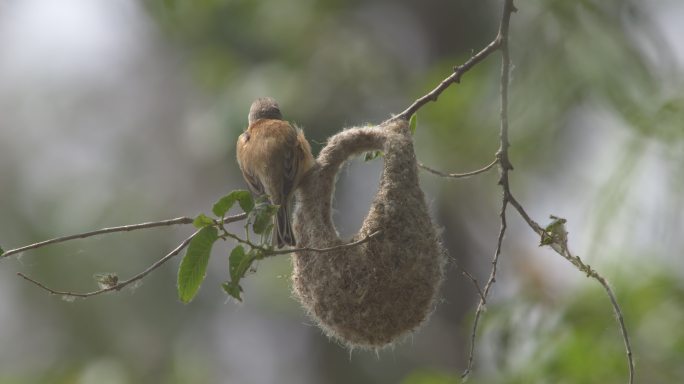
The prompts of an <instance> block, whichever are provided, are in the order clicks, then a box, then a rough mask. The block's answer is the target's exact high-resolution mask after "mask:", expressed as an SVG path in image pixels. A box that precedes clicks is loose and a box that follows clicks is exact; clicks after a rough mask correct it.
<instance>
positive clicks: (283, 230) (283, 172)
mask: <svg viewBox="0 0 684 384" xmlns="http://www.w3.org/2000/svg"><path fill="white" fill-rule="evenodd" d="M237 161H238V165H239V166H240V170H242V175H243V176H244V178H245V181H247V184H248V185H249V188H250V190H251V191H252V193H253V194H255V195H257V196H260V195H264V194H266V195H268V196H269V198H270V200H271V203H272V204H275V205H279V206H280V208H279V209H278V213H277V214H276V217H275V219H274V223H273V224H274V225H273V235H272V240H273V245H276V246H277V247H278V248H282V247H283V246H285V245H295V244H296V240H295V238H294V234H293V233H292V224H291V219H290V205H291V202H292V197H293V195H294V191H295V189H296V188H297V186H298V185H299V182H300V181H301V179H302V177H303V176H304V174H306V172H307V171H309V169H311V167H312V166H313V164H314V158H313V155H312V154H311V146H310V145H309V142H308V141H306V138H305V137H304V133H303V132H302V130H301V129H299V128H296V127H293V126H292V125H290V124H289V123H288V122H287V121H284V120H282V114H281V113H280V108H279V107H278V104H277V103H276V102H275V100H273V99H272V98H270V97H266V98H260V99H257V100H255V101H254V102H253V103H252V107H251V108H250V111H249V126H248V127H247V130H246V131H245V132H244V133H243V134H241V135H240V137H239V138H238V141H237Z"/></svg>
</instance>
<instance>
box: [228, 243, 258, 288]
mask: <svg viewBox="0 0 684 384" xmlns="http://www.w3.org/2000/svg"><path fill="white" fill-rule="evenodd" d="M253 260H254V259H253V258H251V257H250V254H247V253H245V248H244V247H243V246H242V245H238V246H237V247H235V248H233V250H232V251H231V252H230V256H229V257H228V266H229V271H230V279H231V280H232V281H234V282H237V281H239V280H240V279H241V278H242V277H243V276H245V273H246V272H247V270H248V269H249V267H250V265H252V261H253Z"/></svg>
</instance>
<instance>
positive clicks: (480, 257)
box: [0, 0, 684, 384]
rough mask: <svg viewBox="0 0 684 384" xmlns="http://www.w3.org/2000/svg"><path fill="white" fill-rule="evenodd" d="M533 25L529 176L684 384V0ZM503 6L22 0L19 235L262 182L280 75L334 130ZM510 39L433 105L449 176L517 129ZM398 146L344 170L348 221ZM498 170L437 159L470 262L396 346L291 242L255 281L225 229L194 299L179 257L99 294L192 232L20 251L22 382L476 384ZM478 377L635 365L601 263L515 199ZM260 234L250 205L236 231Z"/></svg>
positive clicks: (543, 208) (1, 57)
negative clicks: (245, 228) (181, 280)
mask: <svg viewBox="0 0 684 384" xmlns="http://www.w3.org/2000/svg"><path fill="white" fill-rule="evenodd" d="M516 4H517V6H518V8H519V9H520V10H519V12H518V13H516V14H514V15H513V18H512V22H511V50H512V60H513V65H514V66H513V70H512V80H511V103H510V119H511V141H512V147H511V159H512V161H513V163H514V165H515V171H514V172H512V173H511V183H512V189H513V192H514V193H515V194H516V196H517V197H518V199H519V200H520V201H521V202H522V203H523V205H524V206H525V207H526V208H527V209H528V211H529V212H530V214H531V215H532V216H533V217H534V218H535V219H536V220H538V221H539V222H540V223H542V224H545V223H547V222H548V216H549V215H550V214H555V215H558V216H561V217H564V218H567V219H568V230H569V232H570V245H571V248H572V250H573V251H574V252H576V253H577V254H579V255H580V256H581V257H583V259H584V260H585V261H587V262H588V263H589V264H591V265H592V266H593V267H595V268H596V269H597V270H598V271H599V272H600V273H602V274H603V275H604V276H606V277H607V278H608V279H609V280H610V281H611V283H612V286H613V288H614V289H615V292H616V294H617V297H618V300H619V302H620V304H621V305H622V309H623V311H624V315H625V320H626V323H627V326H628V328H629V330H630V332H631V337H632V343H633V349H634V352H635V359H636V368H637V382H641V383H676V382H684V364H682V362H683V361H684V327H683V326H682V325H683V324H684V281H683V280H682V277H683V276H684V259H683V258H682V247H683V246H684V236H682V234H683V232H684V200H683V199H684V198H683V194H684V167H682V165H683V164H684V88H683V86H684V76H683V74H684V43H683V41H682V38H681V37H682V36H684V3H682V2H681V1H676V0H670V1H667V0H658V1H649V2H643V1H638V0H632V1H630V0H602V1H599V0H582V1H572V2H570V1H563V0H519V1H517V2H516ZM500 12H501V1H494V0H484V1H483V0H462V1H439V0H427V1H420V2H418V1H408V0H399V1H386V0H384V1H383V0H373V1H338V0H328V1H316V0H293V1H287V2H284V1H275V0H270V1H247V0H202V1H189V0H167V1H161V0H148V1H135V0H51V1H44V0H0V246H2V247H3V248H4V249H5V250H7V249H11V248H14V247H18V246H21V245H25V244H28V243H33V242H36V241H40V240H44V239H47V238H51V237H56V236H61V235H66V234H72V233H76V232H82V231H86V230H91V229H96V228H101V227H105V226H114V225H122V224H132V223H138V222H143V221H151V220H161V219H167V218H172V217H177V216H183V215H187V216H194V215H196V214H198V213H200V212H208V211H210V209H211V205H212V203H213V202H214V201H215V200H216V199H218V198H219V197H220V196H222V195H224V194H225V193H227V192H228V191H230V190H233V189H237V188H244V187H245V185H244V182H243V181H242V179H241V176H240V173H239V171H238V168H237V165H236V163H235V161H234V156H235V154H234V142H235V140H236V138H237V136H238V134H239V133H240V132H241V130H242V129H244V127H245V125H246V116H247V111H248V108H249V104H250V103H251V101H252V100H253V99H254V98H256V97H259V96H264V95H271V96H273V97H275V98H277V99H278V100H279V101H280V104H281V107H282V110H283V112H284V114H285V117H286V118H287V119H289V120H291V121H294V122H296V123H298V124H299V125H301V126H303V127H304V129H305V131H306V134H307V136H308V137H309V139H310V140H311V142H312V145H313V147H314V150H315V151H318V150H320V148H321V146H322V143H324V142H325V140H326V138H327V137H328V136H329V135H331V134H332V133H334V132H336V131H338V130H340V129H342V128H343V127H348V126H352V125H359V124H366V123H374V122H375V123H377V122H380V121H382V120H384V119H385V118H387V117H389V116H390V115H391V114H392V113H398V112H400V111H402V110H403V109H404V108H405V107H406V106H408V105H409V104H410V103H411V102H412V101H413V100H414V99H416V98H417V97H419V96H421V95H422V94H424V93H426V92H427V91H429V90H430V89H432V87H433V86H434V85H436V84H437V83H438V82H439V81H440V80H441V79H442V78H444V77H446V76H448V75H449V73H450V71H451V68H452V67H453V66H454V65H457V64H459V63H462V62H463V61H464V60H466V59H467V57H468V56H469V55H470V54H471V52H473V50H479V49H480V48H482V47H483V46H484V45H485V44H487V43H488V42H489V41H490V40H491V39H492V38H493V37H494V36H495V33H496V29H497V25H498V20H499V18H500ZM499 67H500V66H499V57H498V55H494V56H492V57H491V58H489V59H488V60H487V61H486V62H484V63H482V64H481V65H479V66H478V67H476V69H474V70H472V71H471V72H468V73H467V74H466V75H465V76H464V78H463V82H462V84H460V85H457V86H453V87H452V88H450V89H449V90H447V91H446V92H445V93H444V94H443V95H442V97H441V98H440V99H439V102H437V103H432V104H430V105H428V106H426V107H424V108H423V109H421V110H420V112H419V114H418V130H417V133H416V136H415V140H416V151H417V156H418V158H419V160H420V161H422V162H424V163H425V164H427V165H430V166H432V167H435V168H439V169H442V170H444V171H448V172H459V171H468V170H472V169H475V168H478V167H480V166H482V165H484V164H487V163H488V162H490V161H491V160H492V159H493V156H494V153H495V151H496V149H497V147H498V108H499V103H498V76H499V75H498V74H499V71H500V68H499ZM381 161H382V160H381V159H378V160H375V161H372V162H368V163H366V162H363V161H362V160H360V159H357V160H355V161H352V162H350V163H349V165H348V166H346V167H345V168H344V170H343V171H342V173H341V176H340V180H339V182H338V185H337V192H336V197H335V201H334V206H335V209H336V212H335V221H336V224H337V226H338V228H339V231H340V232H341V234H343V235H350V234H352V233H354V232H355V231H356V230H357V229H358V228H359V227H360V224H361V221H362V219H363V217H364V214H365V212H366V210H367V208H368V206H369V204H370V201H371V198H372V196H373V193H374V191H375V188H376V185H377V181H378V177H379V172H380V166H381ZM496 181H497V175H496V172H491V173H488V174H485V175H481V176H477V177H473V178H469V179H463V180H445V179H439V178H437V177H435V176H433V175H430V174H428V173H423V174H422V180H421V182H422V185H423V187H424V189H425V191H426V195H427V199H428V202H429V205H430V207H431V211H432V214H433V217H434V220H435V221H436V223H438V224H439V225H440V226H441V227H442V228H443V237H444V242H445V245H446V246H447V247H448V250H449V253H450V256H451V258H452V262H451V264H450V266H449V269H448V273H447V278H446V283H445V284H444V286H443V289H442V293H441V301H440V304H439V306H438V307H437V309H436V311H435V312H434V314H433V316H432V318H431V320H430V321H429V322H428V323H427V324H426V325H425V326H424V327H423V328H422V329H420V330H419V331H418V332H416V333H415V334H414V335H413V336H411V337H410V338H408V339H407V340H405V341H404V342H402V343H400V344H397V345H396V346H394V347H392V348H388V349H385V350H382V351H379V352H378V353H375V352H368V351H356V350H355V351H351V352H350V351H348V350H346V349H345V348H343V347H341V346H339V345H337V344H336V343H335V342H332V341H330V340H328V339H327V338H326V337H325V336H324V335H322V333H321V332H320V330H319V329H318V328H316V326H315V325H314V324H313V322H312V321H311V320H309V319H307V318H306V316H305V315H304V313H303V311H302V309H301V308H300V307H299V305H298V303H297V302H296V301H295V300H294V299H293V298H292V297H291V293H290V280H289V274H290V261H289V259H288V258H287V257H280V258H277V259H271V260H267V261H264V262H262V263H261V264H260V265H259V266H258V272H257V273H256V274H253V275H250V276H249V277H248V278H247V279H246V280H245V284H244V288H245V294H244V297H245V302H244V303H242V304H238V303H235V302H233V301H231V300H228V298H227V296H226V295H225V294H224V293H223V292H222V290H221V289H220V283H221V282H222V281H224V280H225V279H226V278H227V274H228V267H227V252H228V251H229V250H230V249H231V246H232V244H229V243H226V244H221V245H220V246H217V247H215V249H214V253H213V256H212V260H211V262H210V268H209V272H208V275H207V279H206V280H205V282H204V285H203V287H202V289H201V291H200V293H199V295H198V296H197V298H196V299H195V300H194V301H193V302H192V303H190V304H188V305H183V304H181V303H180V301H179V300H178V299H177V298H176V289H175V281H176V270H177V266H178V263H179V259H174V260H172V261H171V262H170V263H168V264H167V265H165V266H164V267H163V268H161V269H159V270H158V271H156V272H155V273H154V274H152V275H150V276H148V277H147V278H145V279H144V281H143V282H142V284H139V285H137V286H135V287H133V288H131V289H125V290H124V291H122V292H119V293H116V294H108V295H104V296H98V297H94V298H90V299H87V300H76V301H73V302H72V301H66V300H61V299H60V297H55V296H50V295H48V294H46V293H45V292H43V291H41V290H39V289H37V288H36V287H35V286H33V285H30V284H28V283H26V282H25V281H23V280H21V279H19V278H18V277H16V275H15V274H16V272H23V273H26V274H28V275H30V276H33V277H35V278H37V279H39V280H40V281H43V282H45V283H46V284H48V285H49V286H51V287H54V288H56V289H65V290H77V291H86V290H92V289H94V288H96V283H95V281H94V279H93V277H92V276H93V274H94V273H102V272H116V273H118V274H119V275H120V276H122V277H127V276H130V275H132V274H134V273H136V272H138V271H140V270H142V269H143V268H145V267H146V266H147V265H149V264H151V263H152V262H153V261H154V260H156V259H157V258H159V257H161V256H162V255H163V254H165V253H166V252H168V250H170V249H172V248H173V247H174V246H175V245H176V244H177V243H178V242H180V241H181V240H182V239H183V238H185V237H186V236H187V235H188V234H189V233H190V231H191V230H192V229H191V228H188V227H176V228H164V229H152V230H147V231H138V232H133V233H125V234H114V235H109V236H104V237H98V238H92V239H87V240H80V241H74V242H69V243H65V244H61V245H55V246H52V247H49V248H44V249H41V250H36V251H31V252H27V253H25V254H23V255H20V256H19V257H11V258H8V259H3V260H2V261H1V262H0V383H2V384H5V383H22V384H23V383H84V384H85V383H99V384H101V383H106V384H108V383H112V384H114V383H116V384H118V383H245V384H252V383H254V384H258V383H403V384H438V383H457V382H460V381H459V379H458V377H459V375H460V373H461V372H462V370H463V369H464V368H465V363H466V361H467V350H468V339H469V334H470V327H471V325H472V320H473V312H474V308H475V306H476V302H477V293H476V291H475V290H474V288H473V286H472V285H471V284H470V282H469V281H468V280H467V279H465V278H464V277H463V276H462V275H461V273H460V271H459V270H458V269H457V268H456V266H457V265H458V266H460V267H463V268H465V269H467V270H468V271H470V272H471V273H472V274H473V275H474V276H476V277H477V278H478V279H479V280H480V281H481V282H482V281H484V280H486V277H487V276H488V273H489V260H490V258H491V256H492V254H493V252H494V249H495V245H496V244H495V240H496V235H497V233H498V229H499V228H498V226H499V222H498V216H497V214H498V210H499V206H500V189H499V188H498V186H497V185H496ZM509 212H510V218H509V230H508V233H507V237H506V240H505V246H504V249H503V255H502V259H501V264H500V273H499V277H498V278H497V283H496V285H495V286H494V290H493V296H492V298H491V299H490V301H489V303H488V304H489V305H488V311H487V312H486V313H485V316H484V318H483V322H482V324H481V325H482V327H481V332H480V333H479V335H478V340H479V341H478V345H477V353H476V366H475V372H474V373H473V375H472V376H471V378H470V382H472V383H618V382H626V374H627V366H626V362H625V357H624V347H623V344H622V339H621V338H620V335H619V333H618V329H617V327H616V324H615V321H614V316H613V314H612V310H611V307H610V305H609V302H608V300H607V297H606V296H605V294H604V292H603V291H602V290H601V288H600V287H599V286H598V284H596V282H594V281H592V280H589V279H587V278H586V277H585V276H583V275H582V274H581V273H580V272H578V271H576V270H574V268H573V267H572V266H571V265H569V263H567V262H565V261H564V260H562V259H561V258H560V257H559V256H557V255H556V254H554V253H553V252H552V251H550V250H549V249H545V248H540V247H538V243H539V239H538V238H537V237H536V235H534V234H533V233H532V231H531V230H530V229H529V228H528V227H526V226H525V225H524V223H523V221H522V220H520V218H519V217H518V216H517V214H516V213H514V212H513V211H509ZM234 229H235V230H236V231H240V230H241V228H240V226H239V225H238V226H236V227H234Z"/></svg>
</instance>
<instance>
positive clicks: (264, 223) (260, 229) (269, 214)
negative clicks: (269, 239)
mask: <svg viewBox="0 0 684 384" xmlns="http://www.w3.org/2000/svg"><path fill="white" fill-rule="evenodd" d="M277 212H278V206H277V205H273V204H270V203H268V202H264V203H261V204H257V205H256V206H255V207H254V211H253V213H254V224H252V229H253V230H254V233H256V234H259V235H262V234H264V233H266V231H268V229H269V228H270V227H272V225H273V216H274V215H275V214H276V213H277Z"/></svg>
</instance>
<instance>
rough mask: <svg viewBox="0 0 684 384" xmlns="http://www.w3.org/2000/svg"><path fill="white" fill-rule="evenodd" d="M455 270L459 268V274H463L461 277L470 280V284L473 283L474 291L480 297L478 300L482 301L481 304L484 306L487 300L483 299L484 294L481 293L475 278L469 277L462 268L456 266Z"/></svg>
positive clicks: (468, 273)
mask: <svg viewBox="0 0 684 384" xmlns="http://www.w3.org/2000/svg"><path fill="white" fill-rule="evenodd" d="M457 268H459V269H460V270H461V273H462V274H463V276H465V277H467V278H468V279H469V280H470V282H471V283H473V286H475V289H476V290H477V293H478V295H480V299H481V300H482V302H484V303H485V304H486V301H487V298H486V297H485V294H484V292H482V288H480V283H479V282H478V281H477V279H476V278H475V276H473V275H471V274H470V272H468V271H466V270H465V269H463V268H460V267H458V266H457Z"/></svg>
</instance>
